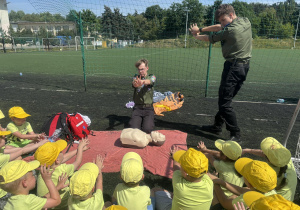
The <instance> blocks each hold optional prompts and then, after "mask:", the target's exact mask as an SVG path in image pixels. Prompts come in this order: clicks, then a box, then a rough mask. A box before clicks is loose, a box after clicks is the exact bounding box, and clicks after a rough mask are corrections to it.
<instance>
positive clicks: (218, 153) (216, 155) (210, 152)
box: [197, 141, 221, 159]
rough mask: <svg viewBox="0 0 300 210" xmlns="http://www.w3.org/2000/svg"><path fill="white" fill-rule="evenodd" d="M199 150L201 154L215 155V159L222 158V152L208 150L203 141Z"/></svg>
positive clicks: (199, 145) (199, 144)
mask: <svg viewBox="0 0 300 210" xmlns="http://www.w3.org/2000/svg"><path fill="white" fill-rule="evenodd" d="M197 148H198V149H199V150H200V152H202V153H209V154H211V155H213V156H214V157H216V158H218V159H220V158H221V152H220V151H216V150H210V149H207V148H206V146H205V144H204V142H203V141H200V142H199V143H198V146H197Z"/></svg>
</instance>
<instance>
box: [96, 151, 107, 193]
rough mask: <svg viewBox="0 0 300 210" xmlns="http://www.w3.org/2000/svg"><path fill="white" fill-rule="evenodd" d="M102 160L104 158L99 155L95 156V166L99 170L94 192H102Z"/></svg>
mask: <svg viewBox="0 0 300 210" xmlns="http://www.w3.org/2000/svg"><path fill="white" fill-rule="evenodd" d="M104 159H105V158H104V157H102V156H101V155H97V158H96V161H95V164H96V165H97V166H98V168H99V174H98V178H97V182H96V190H98V189H100V190H101V191H103V179H102V169H103V167H104V165H103V161H104Z"/></svg>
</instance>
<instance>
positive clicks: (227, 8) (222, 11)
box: [215, 4, 235, 20]
mask: <svg viewBox="0 0 300 210" xmlns="http://www.w3.org/2000/svg"><path fill="white" fill-rule="evenodd" d="M230 13H233V14H235V11H234V8H233V6H231V5H230V4H221V5H220V6H219V8H218V9H217V10H216V12H215V18H216V20H219V18H220V17H221V16H222V15H229V14H230Z"/></svg>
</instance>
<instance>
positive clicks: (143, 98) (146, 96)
mask: <svg viewBox="0 0 300 210" xmlns="http://www.w3.org/2000/svg"><path fill="white" fill-rule="evenodd" d="M136 76H139V75H137V74H136V75H134V78H136ZM147 79H148V80H150V82H151V84H150V85H143V86H141V87H137V88H134V93H133V101H134V103H135V104H136V105H144V104H152V103H153V91H154V88H153V86H154V83H155V81H156V77H155V76H154V75H153V74H150V75H147V76H146V77H145V78H144V77H142V80H147Z"/></svg>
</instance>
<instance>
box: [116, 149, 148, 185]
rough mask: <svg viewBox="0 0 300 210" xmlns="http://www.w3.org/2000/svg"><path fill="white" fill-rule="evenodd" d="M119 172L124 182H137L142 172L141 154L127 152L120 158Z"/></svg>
mask: <svg viewBox="0 0 300 210" xmlns="http://www.w3.org/2000/svg"><path fill="white" fill-rule="evenodd" d="M120 172H121V177H122V179H123V181H124V182H126V183H129V182H132V183H138V182H139V181H140V180H141V179H142V177H143V174H144V165H143V160H142V158H141V156H140V155H139V154H137V153H135V152H127V153H126V154H125V155H124V157H123V159H122V164H121V170H120Z"/></svg>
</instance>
